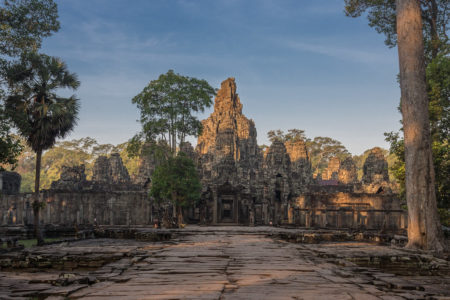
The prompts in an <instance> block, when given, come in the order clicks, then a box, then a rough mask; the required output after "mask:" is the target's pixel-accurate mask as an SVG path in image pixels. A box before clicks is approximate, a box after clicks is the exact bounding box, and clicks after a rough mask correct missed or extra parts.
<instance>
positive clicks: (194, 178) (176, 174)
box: [150, 152, 201, 207]
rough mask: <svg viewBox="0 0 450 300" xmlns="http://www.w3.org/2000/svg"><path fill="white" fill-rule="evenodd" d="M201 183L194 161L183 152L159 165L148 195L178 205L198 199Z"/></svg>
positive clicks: (187, 203) (181, 205)
mask: <svg viewBox="0 0 450 300" xmlns="http://www.w3.org/2000/svg"><path fill="white" fill-rule="evenodd" d="M200 192H201V184H200V179H199V177H198V173H197V169H196V167H195V165H194V162H193V161H192V160H191V159H190V158H188V157H187V156H186V154H184V153H183V152H179V153H178V155H177V156H176V157H170V158H169V159H168V160H167V161H166V162H164V163H162V164H161V165H159V166H158V167H157V168H156V170H155V172H154V173H153V177H152V185H151V189H150V195H151V196H153V197H154V198H155V199H156V200H157V201H159V202H165V201H171V202H172V203H173V204H174V205H176V206H178V207H188V206H192V205H193V204H194V203H196V202H198V201H199V200H200Z"/></svg>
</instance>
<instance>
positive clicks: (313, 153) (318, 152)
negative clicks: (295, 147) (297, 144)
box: [306, 136, 351, 172]
mask: <svg viewBox="0 0 450 300" xmlns="http://www.w3.org/2000/svg"><path fill="white" fill-rule="evenodd" d="M306 147H307V149H308V152H309V155H310V158H311V166H312V168H313V170H316V172H322V171H323V170H324V169H325V168H326V167H327V166H328V161H329V160H330V159H331V158H332V157H338V158H339V159H340V160H341V161H343V160H344V159H345V158H347V157H349V156H351V154H350V153H349V152H348V150H347V149H346V148H345V146H344V145H342V143H341V142H339V141H337V140H335V139H332V138H330V137H322V136H318V137H315V138H314V139H313V140H307V141H306Z"/></svg>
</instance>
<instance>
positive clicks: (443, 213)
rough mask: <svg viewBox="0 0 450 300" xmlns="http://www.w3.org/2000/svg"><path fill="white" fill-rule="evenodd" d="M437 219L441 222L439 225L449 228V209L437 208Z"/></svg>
mask: <svg viewBox="0 0 450 300" xmlns="http://www.w3.org/2000/svg"><path fill="white" fill-rule="evenodd" d="M438 212H439V219H440V220H441V224H442V225H444V226H446V227H450V209H448V208H438Z"/></svg>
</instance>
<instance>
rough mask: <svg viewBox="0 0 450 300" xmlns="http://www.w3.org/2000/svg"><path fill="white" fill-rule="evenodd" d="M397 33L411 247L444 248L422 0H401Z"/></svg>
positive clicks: (439, 249)
mask: <svg viewBox="0 0 450 300" xmlns="http://www.w3.org/2000/svg"><path fill="white" fill-rule="evenodd" d="M397 35H398V54H399V62H400V88H401V110H402V115H403V129H404V135H405V169H406V200H407V203H408V245H407V247H410V248H420V249H425V250H435V251H442V250H443V248H444V244H443V239H442V229H441V225H440V222H439V216H438V212H437V205H436V194H435V186H434V168H433V160H432V156H431V142H430V140H431V139H430V123H429V117H428V97H427V91H426V81H425V56H424V45H423V35H422V19H421V10H420V4H419V1H418V0H397Z"/></svg>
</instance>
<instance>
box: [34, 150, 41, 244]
mask: <svg viewBox="0 0 450 300" xmlns="http://www.w3.org/2000/svg"><path fill="white" fill-rule="evenodd" d="M41 160H42V150H39V151H37V152H36V176H35V180H34V201H33V213H34V236H35V237H36V240H37V244H38V245H43V244H44V239H43V237H42V232H41V230H40V228H39V210H40V202H39V185H40V180H41Z"/></svg>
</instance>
